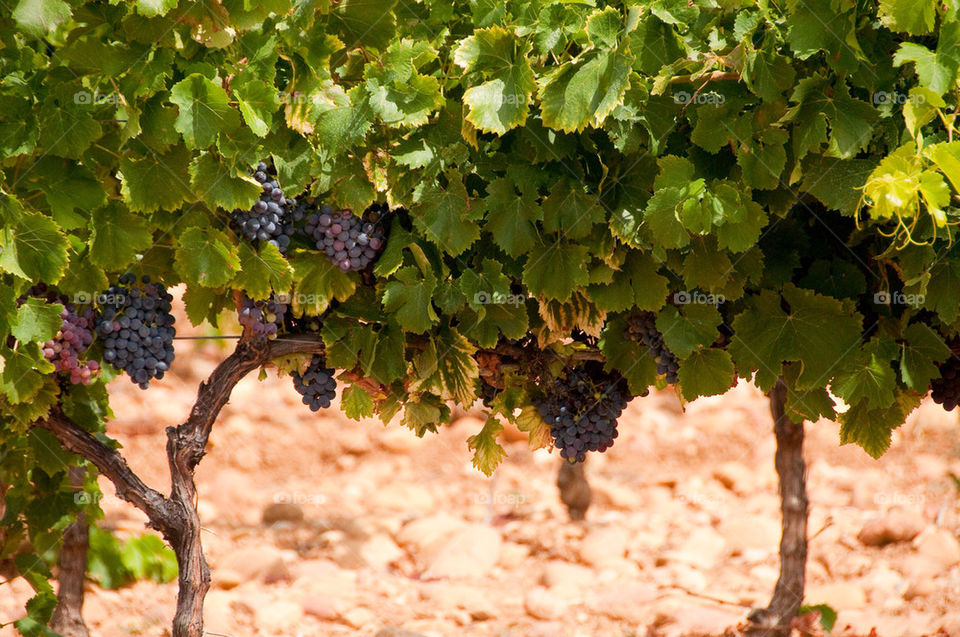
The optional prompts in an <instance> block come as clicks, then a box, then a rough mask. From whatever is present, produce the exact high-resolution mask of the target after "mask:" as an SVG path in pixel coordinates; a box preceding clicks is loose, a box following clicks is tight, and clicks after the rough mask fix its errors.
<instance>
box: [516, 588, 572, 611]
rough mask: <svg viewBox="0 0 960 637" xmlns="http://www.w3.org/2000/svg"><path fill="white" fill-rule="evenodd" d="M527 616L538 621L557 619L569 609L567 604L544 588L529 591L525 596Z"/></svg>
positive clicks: (524, 603) (524, 602)
mask: <svg viewBox="0 0 960 637" xmlns="http://www.w3.org/2000/svg"><path fill="white" fill-rule="evenodd" d="M523 607H524V608H525V609H526V611H527V614H528V615H530V616H531V617H535V618H537V619H557V618H559V617H560V616H561V615H563V613H564V611H565V610H566V609H567V604H566V602H564V601H563V600H561V599H560V598H558V597H556V596H554V595H553V594H552V593H551V592H550V591H549V590H547V589H546V588H543V587H542V586H537V587H534V588H531V589H529V590H528V591H527V592H526V594H525V595H524V596H523Z"/></svg>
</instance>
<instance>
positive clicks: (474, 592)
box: [420, 582, 497, 619]
mask: <svg viewBox="0 0 960 637" xmlns="http://www.w3.org/2000/svg"><path fill="white" fill-rule="evenodd" d="M420 595H421V598H422V599H423V600H424V602H425V605H426V606H427V607H429V608H436V609H438V610H440V611H442V612H443V614H445V615H446V614H452V613H453V612H455V611H467V613H468V614H469V616H470V617H473V616H474V615H476V616H480V617H484V618H485V619H491V618H493V617H496V616H497V607H496V606H495V605H494V604H493V603H492V602H491V601H490V599H489V598H488V597H487V594H486V593H484V592H483V590H481V589H479V588H477V587H475V586H470V585H467V584H457V583H453V582H431V583H426V584H424V585H423V587H422V588H421V589H420Z"/></svg>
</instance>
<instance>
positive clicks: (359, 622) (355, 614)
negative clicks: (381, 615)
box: [341, 608, 377, 628]
mask: <svg viewBox="0 0 960 637" xmlns="http://www.w3.org/2000/svg"><path fill="white" fill-rule="evenodd" d="M341 619H342V620H343V622H344V623H345V624H347V625H348V626H350V627H351V628H363V627H364V626H367V625H369V624H372V623H373V622H375V621H376V620H377V618H376V616H375V615H374V614H373V613H372V612H370V611H369V610H367V609H366V608H353V609H351V610H348V611H347V612H345V613H344V614H343V616H342V617H341Z"/></svg>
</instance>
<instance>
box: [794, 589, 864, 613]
mask: <svg viewBox="0 0 960 637" xmlns="http://www.w3.org/2000/svg"><path fill="white" fill-rule="evenodd" d="M804 603H806V604H814V605H815V604H829V605H830V606H831V607H832V608H833V609H834V610H838V611H841V610H859V609H861V608H865V607H866V605H867V594H866V593H865V592H864V590H863V587H862V586H860V585H859V584H857V583H856V582H833V583H830V584H823V585H821V586H811V587H809V588H808V589H807V591H806V595H804Z"/></svg>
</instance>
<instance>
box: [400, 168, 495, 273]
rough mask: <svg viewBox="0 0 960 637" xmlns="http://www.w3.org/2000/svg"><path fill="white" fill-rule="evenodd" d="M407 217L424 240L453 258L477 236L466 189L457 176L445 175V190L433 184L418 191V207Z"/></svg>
mask: <svg viewBox="0 0 960 637" xmlns="http://www.w3.org/2000/svg"><path fill="white" fill-rule="evenodd" d="M480 214H482V210H481V211H480ZM410 216H411V217H412V218H413V223H414V225H415V226H416V227H417V229H418V230H420V232H421V233H422V234H423V236H425V237H426V238H428V239H430V240H431V241H433V242H434V243H436V244H437V245H438V246H440V247H441V248H442V249H443V250H444V251H446V252H449V253H450V254H452V255H454V256H456V255H458V254H460V253H461V252H463V251H464V250H466V249H467V248H469V247H470V245H471V244H472V243H473V242H474V241H476V240H477V238H478V237H479V236H480V228H479V226H478V225H477V224H476V222H475V219H476V218H477V214H476V213H475V212H471V211H470V201H469V199H468V197H467V189H466V187H464V185H463V181H462V180H461V178H460V175H459V174H451V175H448V183H447V187H446V188H441V187H440V186H439V184H437V183H435V182H434V183H430V184H428V185H426V186H424V187H423V188H421V189H418V196H417V205H415V206H414V207H413V208H412V209H411V210H410Z"/></svg>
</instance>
